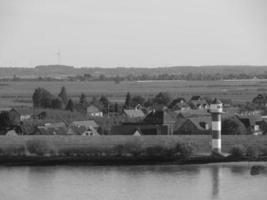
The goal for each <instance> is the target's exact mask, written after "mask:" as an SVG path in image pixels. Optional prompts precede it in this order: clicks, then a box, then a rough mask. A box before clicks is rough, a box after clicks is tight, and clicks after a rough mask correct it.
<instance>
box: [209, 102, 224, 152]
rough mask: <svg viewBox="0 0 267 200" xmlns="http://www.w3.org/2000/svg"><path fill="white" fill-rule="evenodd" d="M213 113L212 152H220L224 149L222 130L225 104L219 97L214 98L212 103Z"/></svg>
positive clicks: (211, 109) (211, 110) (211, 111)
mask: <svg viewBox="0 0 267 200" xmlns="http://www.w3.org/2000/svg"><path fill="white" fill-rule="evenodd" d="M210 113H211V120H212V122H211V130H212V142H211V151H212V153H216V154H220V153H221V149H222V141H221V130H222V113H223V104H222V102H221V101H220V100H219V99H216V98H215V99H214V100H213V101H212V102H211V104H210Z"/></svg>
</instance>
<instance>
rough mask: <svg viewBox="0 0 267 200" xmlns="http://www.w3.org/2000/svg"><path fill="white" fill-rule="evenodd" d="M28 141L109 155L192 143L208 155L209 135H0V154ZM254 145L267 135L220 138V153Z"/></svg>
mask: <svg viewBox="0 0 267 200" xmlns="http://www.w3.org/2000/svg"><path fill="white" fill-rule="evenodd" d="M29 141H38V142H39V144H41V143H45V144H47V145H48V146H47V148H51V149H53V150H55V151H57V152H65V151H69V150H70V151H79V152H81V151H83V149H87V150H88V149H89V151H97V152H109V151H111V150H112V149H114V148H116V147H118V145H124V146H135V148H138V149H144V148H148V147H152V146H161V147H164V148H172V147H174V146H175V145H177V143H187V144H192V146H193V147H194V150H195V153H209V152H210V149H211V146H210V145H211V137H210V136H199V135H194V136H141V137H135V136H99V137H96V136H95V137H85V136H16V137H12V136H10V137H9V136H0V149H1V152H5V151H11V152H12V149H25V147H26V146H27V143H28V142H29ZM238 144H240V145H244V146H246V147H248V146H257V147H262V148H267V136H251V135H250V136H223V137H222V150H223V151H224V152H229V151H230V149H231V148H232V147H233V146H234V145H238Z"/></svg>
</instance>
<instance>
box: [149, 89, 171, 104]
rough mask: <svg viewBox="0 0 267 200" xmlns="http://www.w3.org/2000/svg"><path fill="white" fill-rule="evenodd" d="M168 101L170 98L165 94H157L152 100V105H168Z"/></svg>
mask: <svg viewBox="0 0 267 200" xmlns="http://www.w3.org/2000/svg"><path fill="white" fill-rule="evenodd" d="M170 101H171V98H170V95H169V94H168V93H167V92H160V93H158V94H157V95H156V96H155V98H154V100H153V102H154V103H156V104H161V105H168V104H169V102H170Z"/></svg>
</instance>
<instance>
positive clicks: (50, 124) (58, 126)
mask: <svg viewBox="0 0 267 200" xmlns="http://www.w3.org/2000/svg"><path fill="white" fill-rule="evenodd" d="M44 126H45V127H47V128H60V127H66V124H65V123H64V122H55V123H46V124H45V125H44Z"/></svg>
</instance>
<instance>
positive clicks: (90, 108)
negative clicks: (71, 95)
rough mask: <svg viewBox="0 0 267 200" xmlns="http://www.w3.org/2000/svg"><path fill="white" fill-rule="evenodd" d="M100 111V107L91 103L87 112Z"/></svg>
mask: <svg viewBox="0 0 267 200" xmlns="http://www.w3.org/2000/svg"><path fill="white" fill-rule="evenodd" d="M96 112H100V109H99V108H98V107H97V106H95V105H90V106H88V107H87V113H96Z"/></svg>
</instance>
